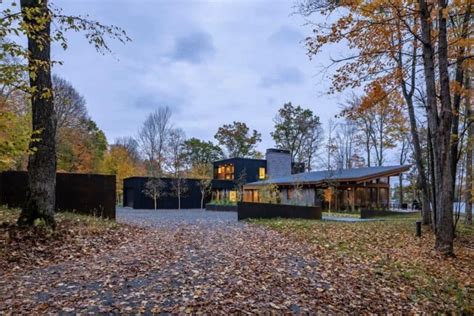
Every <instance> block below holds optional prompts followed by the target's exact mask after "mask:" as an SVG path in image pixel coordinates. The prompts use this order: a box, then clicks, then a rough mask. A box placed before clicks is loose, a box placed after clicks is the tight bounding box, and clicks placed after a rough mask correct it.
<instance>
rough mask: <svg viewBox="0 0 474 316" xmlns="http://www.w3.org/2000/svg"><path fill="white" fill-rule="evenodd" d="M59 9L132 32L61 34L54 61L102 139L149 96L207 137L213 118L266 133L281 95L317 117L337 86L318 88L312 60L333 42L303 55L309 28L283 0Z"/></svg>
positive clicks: (76, 3) (142, 110)
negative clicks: (123, 35) (112, 38)
mask: <svg viewBox="0 0 474 316" xmlns="http://www.w3.org/2000/svg"><path fill="white" fill-rule="evenodd" d="M54 3H55V4H56V5H57V6H58V7H62V8H63V9H64V11H65V13H67V14H74V15H76V14H89V15H90V17H91V18H92V19H96V20H99V21H101V22H102V23H106V24H114V25H117V26H120V27H122V28H124V29H125V30H126V32H127V33H128V35H129V36H130V37H131V38H132V42H129V43H127V44H126V45H122V44H119V43H112V49H113V55H105V56H102V55H100V54H98V53H97V52H96V51H95V50H94V48H93V47H92V46H90V45H89V44H88V43H87V42H86V41H85V40H84V39H83V37H81V36H80V35H75V34H71V36H69V38H70V43H69V49H68V50H67V51H61V49H59V48H57V47H56V48H55V49H54V51H53V57H54V58H55V59H59V60H62V61H64V65H63V66H57V67H56V68H55V69H54V71H55V73H57V74H59V75H61V76H62V77H64V78H65V79H67V80H69V81H70V82H71V83H72V84H73V85H74V87H75V88H76V89H77V90H78V91H79V92H80V93H81V94H82V95H83V96H84V97H85V98H86V100H87V107H88V110H89V113H90V115H91V117H92V118H93V119H94V120H95V121H96V122H97V123H98V125H99V127H100V128H101V129H102V130H103V131H104V132H105V134H106V135H107V138H108V140H109V142H113V141H114V139H115V138H116V137H119V136H128V135H133V136H134V135H136V133H137V130H138V128H139V127H140V125H141V123H142V122H143V121H144V119H145V117H146V115H147V114H148V113H150V112H152V111H154V110H155V109H156V108H157V107H159V106H169V107H170V108H171V109H172V111H173V122H174V124H175V126H178V127H181V128H183V129H184V131H185V132H186V135H187V137H197V138H201V139H206V140H214V134H215V132H216V130H217V128H218V127H219V126H221V125H222V124H225V123H230V122H232V121H233V120H236V121H243V122H246V123H247V124H248V125H249V126H250V127H251V128H255V129H257V130H258V131H259V132H261V133H262V140H263V141H262V143H261V144H260V146H259V149H260V150H261V151H264V150H265V149H266V148H268V147H272V146H273V145H274V143H273V140H272V139H271V137H270V132H271V131H272V129H273V121H272V120H273V117H274V116H275V114H276V112H277V110H278V108H280V107H281V106H282V105H283V104H284V103H285V102H288V101H291V102H293V104H299V105H302V106H304V107H307V108H310V109H311V110H313V111H314V112H315V113H316V114H317V115H319V116H320V117H321V120H322V122H324V123H327V121H328V119H329V118H330V117H333V116H334V115H335V114H336V113H337V112H338V109H339V104H340V103H341V102H342V100H343V99H344V97H343V96H342V95H334V96H328V95H326V91H327V89H328V84H329V82H328V80H327V79H325V78H323V77H322V76H321V75H320V74H319V73H320V67H319V66H320V65H322V64H327V62H328V58H329V57H330V56H332V55H333V54H337V53H338V52H337V50H333V52H331V51H327V52H325V54H323V55H320V56H318V58H317V60H313V61H310V60H309V58H308V56H307V55H306V50H305V47H304V39H305V37H307V36H309V35H311V28H310V27H309V26H308V25H307V24H306V23H305V20H304V19H303V18H302V17H301V16H299V15H296V14H293V12H294V11H295V9H294V1H293V0H288V1H284V0H272V1H263V0H262V1H259V0H234V1H230V0H229V1H225V0H219V1H217V0H216V1H192V0H188V1H176V0H174V1H171V0H170V1H152V0H148V1H145V0H135V1H132V0H129V1H116V0H114V1H112V0H105V1H104V0H100V1H98V0H96V1H92V0H88V1H86V0H56V1H54Z"/></svg>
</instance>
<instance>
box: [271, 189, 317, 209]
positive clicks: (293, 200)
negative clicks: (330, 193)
mask: <svg viewBox="0 0 474 316" xmlns="http://www.w3.org/2000/svg"><path fill="white" fill-rule="evenodd" d="M315 197H316V196H315V189H314V188H304V189H301V190H300V192H299V194H295V191H294V189H292V188H282V189H280V201H281V204H291V205H301V206H313V205H315Z"/></svg>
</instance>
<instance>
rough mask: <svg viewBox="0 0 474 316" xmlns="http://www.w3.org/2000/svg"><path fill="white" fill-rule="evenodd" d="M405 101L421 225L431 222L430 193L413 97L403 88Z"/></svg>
mask: <svg viewBox="0 0 474 316" xmlns="http://www.w3.org/2000/svg"><path fill="white" fill-rule="evenodd" d="M403 94H404V97H405V102H406V103H407V108H408V116H409V118H410V132H411V137H412V141H413V153H414V156H415V165H416V169H417V170H418V175H419V179H420V186H421V199H422V201H421V216H422V223H423V225H429V224H430V223H431V207H430V193H429V189H428V181H427V179H426V173H425V166H424V164H423V156H422V153H421V144H420V136H419V134H418V127H417V124H416V117H415V108H414V104H413V97H412V95H411V94H410V95H409V94H407V93H406V90H405V89H404V93H403Z"/></svg>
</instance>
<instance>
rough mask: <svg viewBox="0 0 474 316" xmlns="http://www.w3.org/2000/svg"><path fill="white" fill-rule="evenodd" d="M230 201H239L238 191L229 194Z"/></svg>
mask: <svg viewBox="0 0 474 316" xmlns="http://www.w3.org/2000/svg"><path fill="white" fill-rule="evenodd" d="M229 200H230V201H231V202H235V201H237V192H236V191H230V192H229Z"/></svg>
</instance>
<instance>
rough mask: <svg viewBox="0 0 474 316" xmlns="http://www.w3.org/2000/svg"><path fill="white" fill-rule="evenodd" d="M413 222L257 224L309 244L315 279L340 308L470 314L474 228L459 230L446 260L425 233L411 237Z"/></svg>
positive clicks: (473, 304)
mask: <svg viewBox="0 0 474 316" xmlns="http://www.w3.org/2000/svg"><path fill="white" fill-rule="evenodd" d="M414 222H415V219H414V218H412V217H408V218H405V219H403V218H399V219H396V220H388V221H384V222H371V223H369V222H367V223H330V222H318V221H302V220H301V221H300V220H293V221H292V220H286V221H285V220H271V221H257V223H259V224H263V225H265V226H268V227H271V228H273V229H275V230H277V231H279V232H281V233H283V234H284V235H285V236H288V237H289V238H293V239H295V240H298V241H300V242H302V243H304V242H309V243H311V244H312V247H313V250H312V251H314V252H315V253H316V256H317V258H318V259H319V262H320V265H321V266H322V267H323V270H324V271H322V272H321V276H322V277H323V278H324V279H325V280H328V281H329V282H331V284H333V286H334V287H335V289H336V293H337V296H339V295H340V298H341V300H340V304H344V300H347V301H348V302H350V306H351V307H352V308H354V309H355V310H358V311H367V312H374V311H377V312H380V311H384V306H385V311H395V310H398V311H411V312H418V311H424V312H433V311H438V312H452V311H457V312H464V313H472V312H473V311H474V282H473V277H472V271H473V269H474V251H473V250H474V248H473V247H472V245H473V242H474V229H473V228H472V227H468V226H462V227H460V228H461V229H460V232H459V233H458V234H459V236H458V238H457V239H456V243H455V249H456V250H455V251H456V254H457V256H456V258H450V257H449V258H446V257H443V256H441V255H439V254H438V253H436V252H434V251H433V250H432V249H433V246H434V237H433V234H432V233H431V232H429V229H427V228H424V230H425V231H424V233H423V236H422V237H421V238H416V237H415V236H414ZM427 230H428V231H427ZM334 299H335V298H334ZM360 303H363V304H366V306H365V307H362V306H361V305H360Z"/></svg>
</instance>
